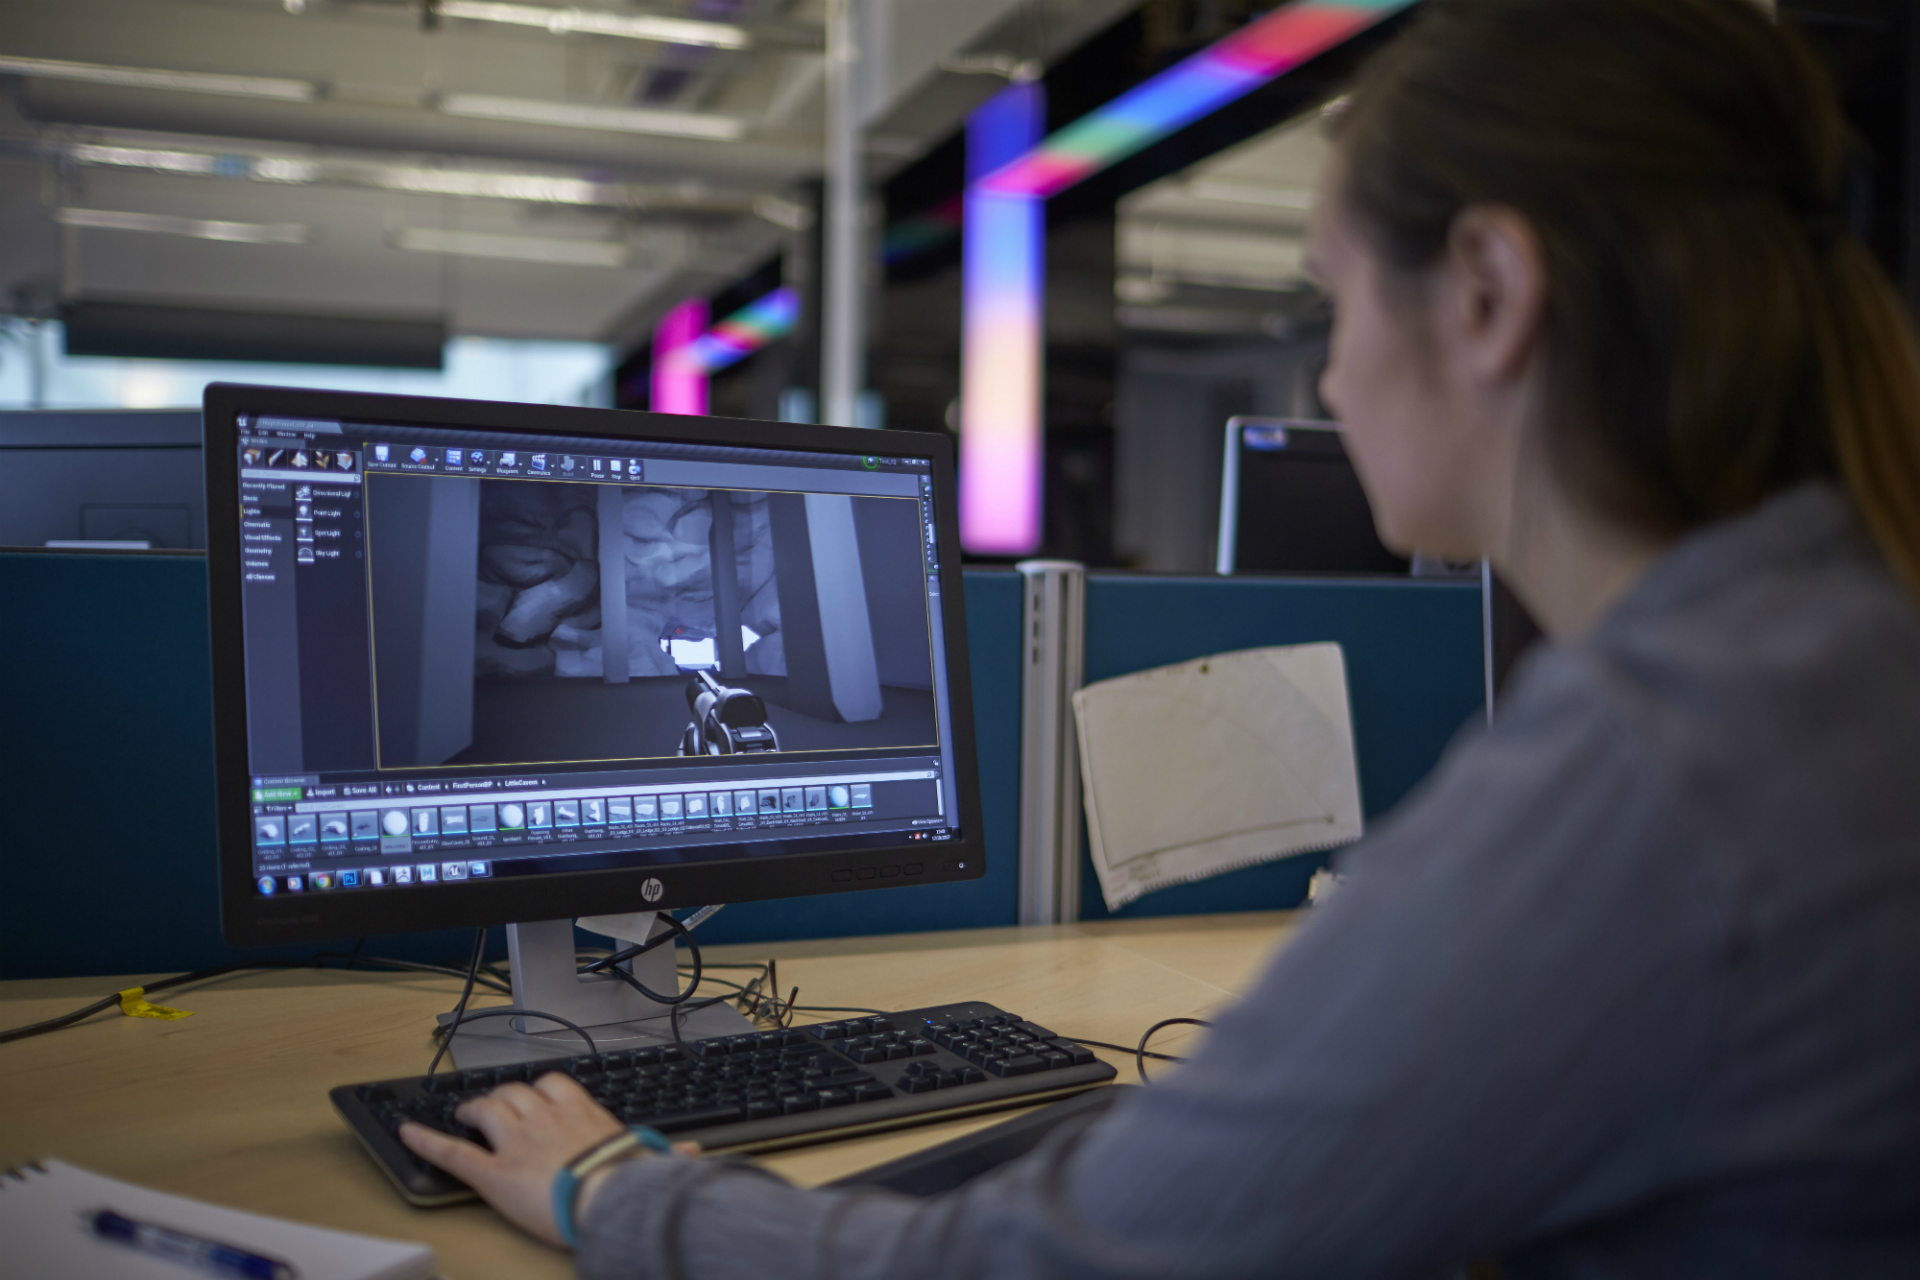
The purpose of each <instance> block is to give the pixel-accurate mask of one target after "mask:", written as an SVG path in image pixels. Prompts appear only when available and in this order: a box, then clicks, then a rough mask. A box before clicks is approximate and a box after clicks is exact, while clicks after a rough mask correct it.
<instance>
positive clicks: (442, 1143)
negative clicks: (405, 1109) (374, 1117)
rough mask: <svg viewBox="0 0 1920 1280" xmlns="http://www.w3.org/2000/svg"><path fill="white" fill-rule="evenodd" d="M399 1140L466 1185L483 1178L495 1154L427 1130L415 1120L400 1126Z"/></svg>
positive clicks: (433, 1130) (432, 1130)
mask: <svg viewBox="0 0 1920 1280" xmlns="http://www.w3.org/2000/svg"><path fill="white" fill-rule="evenodd" d="M400 1141H401V1143H402V1144H404V1145H405V1146H406V1148H407V1149H408V1150H409V1151H412V1152H413V1153H414V1154H415V1155H417V1156H419V1157H420V1158H421V1159H423V1160H426V1161H427V1162H428V1163H430V1164H434V1165H437V1166H439V1167H440V1168H442V1169H445V1170H446V1171H447V1172H448V1173H450V1174H452V1175H453V1176H454V1177H456V1178H459V1179H460V1180H461V1181H463V1182H472V1181H473V1180H475V1179H476V1178H480V1177H484V1176H485V1175H486V1172H487V1166H488V1165H489V1164H490V1163H491V1162H492V1160H493V1158H494V1157H493V1155H492V1153H490V1152H489V1151H487V1149H486V1148H484V1147H481V1146H478V1145H476V1144H474V1143H471V1142H468V1141H467V1140H466V1139H465V1138H456V1137H454V1136H453V1135H452V1134H448V1133H441V1132H440V1131H439V1130H438V1129H431V1128H428V1127H427V1126H426V1125H424V1124H421V1123H420V1122H418V1121H416V1120H408V1121H406V1122H405V1123H404V1124H402V1125H401V1126H400Z"/></svg>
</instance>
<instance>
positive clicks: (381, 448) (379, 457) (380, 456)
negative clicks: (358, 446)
mask: <svg viewBox="0 0 1920 1280" xmlns="http://www.w3.org/2000/svg"><path fill="white" fill-rule="evenodd" d="M392 452H393V446H392V445H385V444H377V445H375V446H373V460H374V461H375V462H385V461H386V460H387V458H388V456H389V455H390V454H391V453H392Z"/></svg>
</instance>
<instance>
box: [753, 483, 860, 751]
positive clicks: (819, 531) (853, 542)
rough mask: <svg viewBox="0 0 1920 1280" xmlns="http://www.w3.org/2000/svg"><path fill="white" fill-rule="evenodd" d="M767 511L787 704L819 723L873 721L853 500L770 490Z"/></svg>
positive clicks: (858, 544) (833, 495)
mask: <svg viewBox="0 0 1920 1280" xmlns="http://www.w3.org/2000/svg"><path fill="white" fill-rule="evenodd" d="M767 510H768V514H769V516H770V518H771V522H772V525H773V545H774V572H775V577H776V580H777V582H778V586H779V591H780V633H781V635H782V636H783V637H785V648H786V656H787V691H788V694H787V696H788V700H789V702H790V704H791V705H792V707H793V709H794V710H795V711H798V712H800V713H801V714H803V715H809V716H813V717H815V718H816V719H821V720H844V721H860V720H875V719H878V718H879V716H880V713H881V710H882V705H881V700H880V671H879V664H878V663H877V661H876V660H875V656H874V646H873V624H872V620H871V619H870V618H869V617H868V614H867V594H866V576H865V573H864V571H863V569H862V566H861V562H860V543H859V539H858V537H857V535H856V533H855V530H854V523H853V499H852V498H850V497H847V496H844V495H838V494H817V493H809V494H797V493H777V494H773V495H771V496H770V497H769V500H768V503H767Z"/></svg>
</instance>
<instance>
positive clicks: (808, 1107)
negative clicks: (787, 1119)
mask: <svg viewBox="0 0 1920 1280" xmlns="http://www.w3.org/2000/svg"><path fill="white" fill-rule="evenodd" d="M819 1109H820V1099H818V1098H816V1097H814V1096H813V1095H812V1094H810V1093H809V1094H801V1095H796V1096H794V1097H788V1098H782V1099H780V1110H781V1111H783V1112H785V1113H786V1114H787V1115H793V1114H794V1113H795V1112H798V1111H818V1110H819Z"/></svg>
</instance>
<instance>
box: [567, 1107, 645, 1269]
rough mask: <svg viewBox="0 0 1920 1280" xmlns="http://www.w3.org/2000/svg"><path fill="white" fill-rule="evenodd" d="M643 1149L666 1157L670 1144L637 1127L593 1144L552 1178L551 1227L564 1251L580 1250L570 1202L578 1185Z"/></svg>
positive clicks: (641, 1126) (573, 1199) (576, 1197)
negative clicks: (558, 1234) (560, 1240)
mask: <svg viewBox="0 0 1920 1280" xmlns="http://www.w3.org/2000/svg"><path fill="white" fill-rule="evenodd" d="M642 1148H645V1149H647V1150H650V1151H658V1152H661V1153H662V1154H668V1153H671V1152H672V1150H673V1144H672V1143H671V1142H668V1141H667V1139H666V1135H664V1134H662V1133H661V1132H660V1131H659V1130H657V1129H649V1128H647V1126H645V1125H643V1124H637V1125H634V1126H633V1127H632V1128H631V1129H625V1130H622V1131H621V1132H619V1133H616V1134H614V1135H613V1136H612V1137H610V1138H606V1139H603V1140H602V1141H599V1142H596V1143H594V1144H593V1145H592V1146H590V1147H588V1148H587V1149H586V1150H585V1151H582V1152H581V1153H580V1154H579V1155H577V1156H575V1157H574V1158H573V1159H571V1160H569V1161H567V1163H566V1164H564V1165H562V1166H560V1172H558V1173H556V1174H554V1175H553V1225H554V1226H555V1227H556V1228H558V1229H559V1232H560V1238H561V1239H562V1240H564V1241H565V1242H566V1245H567V1248H569V1249H577V1248H579V1247H580V1237H579V1235H578V1233H577V1232H576V1230H575V1228H574V1224H573V1202H574V1201H575V1200H576V1199H578V1198H579V1195H580V1184H581V1183H582V1182H585V1181H586V1180H587V1178H588V1177H589V1176H591V1175H592V1174H593V1173H594V1172H596V1171H597V1170H600V1169H604V1168H606V1167H607V1166H608V1165H611V1164H617V1163H619V1162H620V1161H622V1160H628V1159H631V1158H632V1157H633V1156H635V1155H638V1154H639V1153H640V1151H641V1149H642Z"/></svg>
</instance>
